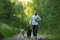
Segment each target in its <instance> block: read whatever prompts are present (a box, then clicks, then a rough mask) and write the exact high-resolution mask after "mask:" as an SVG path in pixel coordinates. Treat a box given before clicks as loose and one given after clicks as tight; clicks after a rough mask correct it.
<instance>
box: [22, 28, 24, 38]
mask: <svg viewBox="0 0 60 40" xmlns="http://www.w3.org/2000/svg"><path fill="white" fill-rule="evenodd" d="M24 34H25V30H24V29H23V28H22V29H21V36H22V38H24Z"/></svg>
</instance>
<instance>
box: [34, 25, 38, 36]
mask: <svg viewBox="0 0 60 40" xmlns="http://www.w3.org/2000/svg"><path fill="white" fill-rule="evenodd" d="M37 29H38V25H33V36H35V37H37Z"/></svg>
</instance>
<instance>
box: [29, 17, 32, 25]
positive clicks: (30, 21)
mask: <svg viewBox="0 0 60 40" xmlns="http://www.w3.org/2000/svg"><path fill="white" fill-rule="evenodd" d="M31 23H32V17H31V19H30V21H29V25H30V24H31Z"/></svg>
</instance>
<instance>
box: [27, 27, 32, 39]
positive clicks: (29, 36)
mask: <svg viewBox="0 0 60 40" xmlns="http://www.w3.org/2000/svg"><path fill="white" fill-rule="evenodd" d="M31 32H32V29H31V28H30V26H29V27H28V31H27V37H28V38H31Z"/></svg>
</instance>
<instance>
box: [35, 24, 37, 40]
mask: <svg viewBox="0 0 60 40" xmlns="http://www.w3.org/2000/svg"><path fill="white" fill-rule="evenodd" d="M37 28H38V26H37V25H35V38H36V39H37Z"/></svg>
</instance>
